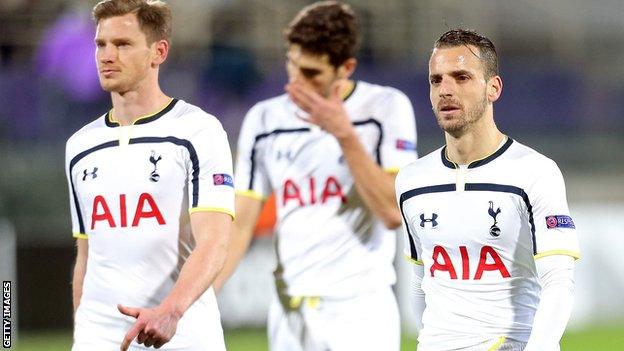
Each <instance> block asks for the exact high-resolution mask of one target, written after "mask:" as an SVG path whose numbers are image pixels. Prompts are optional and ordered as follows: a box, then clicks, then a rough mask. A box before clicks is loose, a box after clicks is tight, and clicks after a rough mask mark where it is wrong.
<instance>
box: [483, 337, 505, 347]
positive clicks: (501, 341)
mask: <svg viewBox="0 0 624 351" xmlns="http://www.w3.org/2000/svg"><path fill="white" fill-rule="evenodd" d="M506 339H507V338H505V337H504V336H501V337H500V338H499V339H498V341H497V342H496V344H494V345H492V346H490V348H489V349H487V351H496V350H498V348H499V347H501V346H502V345H503V344H504V343H505V340H506Z"/></svg>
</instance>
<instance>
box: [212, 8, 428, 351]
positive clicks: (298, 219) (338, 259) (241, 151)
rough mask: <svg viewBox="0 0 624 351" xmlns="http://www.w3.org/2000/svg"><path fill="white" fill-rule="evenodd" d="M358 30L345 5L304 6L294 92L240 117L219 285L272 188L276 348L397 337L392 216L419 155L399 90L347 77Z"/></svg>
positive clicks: (371, 343) (381, 346)
mask: <svg viewBox="0 0 624 351" xmlns="http://www.w3.org/2000/svg"><path fill="white" fill-rule="evenodd" d="M356 35H357V33H356V28H355V17H354V14H353V12H352V10H351V9H350V7H349V6H347V5H344V4H340V3H337V2H319V3H315V4H313V5H311V6H309V7H306V8H304V9H303V10H302V11H301V12H300V13H299V14H298V15H297V16H296V17H295V19H294V20H293V21H292V22H291V24H290V25H289V27H288V29H287V31H286V37H287V40H288V51H287V54H286V68H287V71H288V77H289V83H288V85H287V86H286V91H287V94H285V95H281V96H278V97H275V98H272V99H269V100H266V101H262V102H260V103H258V104H257V105H255V106H254V107H253V108H252V109H251V110H250V111H249V113H248V114H247V116H246V118H245V121H244V123H243V126H242V129H241V133H240V137H239V144H238V159H237V164H236V167H237V169H236V189H237V196H236V209H237V213H238V216H237V220H236V221H235V222H234V227H235V230H234V234H233V236H232V241H231V244H232V245H231V246H230V250H229V252H230V255H229V256H228V261H227V263H226V266H225V268H224V271H223V272H222V274H221V275H220V276H219V278H218V280H217V282H216V283H215V286H218V285H219V284H222V281H223V280H225V279H226V278H227V276H228V275H229V274H230V273H231V272H232V271H233V270H234V268H235V266H236V264H237V263H238V261H239V260H240V258H241V257H242V256H243V254H244V253H245V250H246V249H247V247H248V245H249V242H250V240H251V235H252V229H253V226H254V224H255V223H256V220H257V218H258V213H259V211H260V208H261V205H262V202H263V200H264V198H265V197H266V196H267V195H269V194H270V193H271V191H274V192H275V193H276V199H277V217H278V218H277V225H276V239H275V243H276V252H277V268H276V269H275V279H276V286H277V292H278V296H279V297H278V298H276V299H275V300H274V302H273V303H272V305H271V308H270V312H269V320H268V323H269V326H268V329H269V332H268V334H269V344H270V348H271V350H288V351H297V350H398V349H399V315H398V312H397V306H396V301H395V298H394V295H393V293H392V290H391V285H392V284H394V282H395V272H394V269H393V266H392V261H393V256H394V252H395V240H396V236H395V232H394V231H391V230H389V229H388V228H396V227H397V226H399V225H400V223H401V217H400V213H399V210H398V208H397V206H396V201H395V200H394V190H393V184H394V172H396V170H397V168H398V167H401V166H403V165H406V164H407V163H409V162H412V161H413V160H415V159H416V149H415V145H416V130H415V121H414V115H413V111H412V106H411V104H410V102H409V100H408V98H407V97H406V96H405V95H404V94H403V93H401V92H400V91H398V90H396V89H393V88H389V87H382V86H379V85H374V84H370V83H366V82H362V81H358V82H356V81H353V80H351V79H350V77H351V74H352V73H353V71H354V70H355V67H356V60H355V58H354V54H355V53H354V51H355V44H356Z"/></svg>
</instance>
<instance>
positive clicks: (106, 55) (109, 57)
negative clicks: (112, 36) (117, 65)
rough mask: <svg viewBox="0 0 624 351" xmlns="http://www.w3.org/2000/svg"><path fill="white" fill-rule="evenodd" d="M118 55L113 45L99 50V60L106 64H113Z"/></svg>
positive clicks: (104, 46)
mask: <svg viewBox="0 0 624 351" xmlns="http://www.w3.org/2000/svg"><path fill="white" fill-rule="evenodd" d="M116 55H117V53H116V51H115V49H114V47H113V46H112V45H103V46H101V47H99V48H98V49H97V60H98V61H100V62H102V63H106V62H113V61H114V60H115V57H116Z"/></svg>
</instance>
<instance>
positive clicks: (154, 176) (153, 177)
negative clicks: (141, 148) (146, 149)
mask: <svg viewBox="0 0 624 351" xmlns="http://www.w3.org/2000/svg"><path fill="white" fill-rule="evenodd" d="M160 160H162V156H160V155H158V157H156V152H155V151H154V150H152V155H151V156H150V158H149V161H150V162H151V163H152V164H153V165H154V170H153V171H152V173H150V177H149V179H150V180H151V181H152V182H154V183H156V182H157V181H158V180H160V174H158V169H157V167H158V161H160Z"/></svg>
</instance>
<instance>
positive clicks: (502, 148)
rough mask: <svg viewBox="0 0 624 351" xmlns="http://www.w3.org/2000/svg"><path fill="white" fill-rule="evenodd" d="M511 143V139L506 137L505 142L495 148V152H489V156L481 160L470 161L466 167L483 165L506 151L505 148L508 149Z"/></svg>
mask: <svg viewBox="0 0 624 351" xmlns="http://www.w3.org/2000/svg"><path fill="white" fill-rule="evenodd" d="M511 144H513V139H512V138H509V137H507V141H506V142H505V144H503V146H501V147H500V148H499V149H498V150H496V152H495V153H493V154H491V155H490V156H488V157H486V158H484V159H482V160H478V161H474V162H471V163H470V164H469V165H468V168H475V167H479V166H483V165H484V164H487V163H490V162H492V161H494V160H495V159H496V158H497V157H499V156H500V155H502V154H503V153H504V152H505V151H507V149H509V147H510V146H511Z"/></svg>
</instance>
